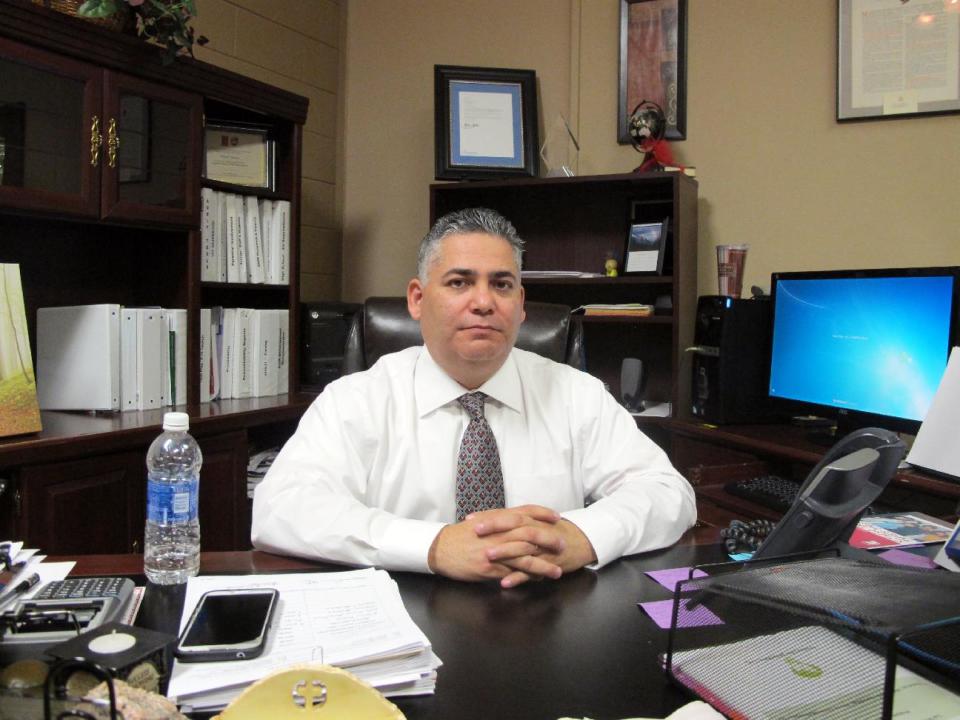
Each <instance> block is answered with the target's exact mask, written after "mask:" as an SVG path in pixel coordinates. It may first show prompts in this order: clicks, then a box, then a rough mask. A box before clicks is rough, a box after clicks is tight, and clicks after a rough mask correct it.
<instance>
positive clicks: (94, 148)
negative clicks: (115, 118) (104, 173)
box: [90, 115, 103, 167]
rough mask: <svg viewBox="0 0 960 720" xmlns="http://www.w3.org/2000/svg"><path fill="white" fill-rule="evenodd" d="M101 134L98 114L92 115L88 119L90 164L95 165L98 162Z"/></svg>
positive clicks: (101, 140)
mask: <svg viewBox="0 0 960 720" xmlns="http://www.w3.org/2000/svg"><path fill="white" fill-rule="evenodd" d="M102 142H103V135H101V134H100V116H99V115H94V116H93V119H92V120H91V121H90V164H91V165H93V166H94V167H96V166H97V165H99V164H100V144H101V143H102Z"/></svg>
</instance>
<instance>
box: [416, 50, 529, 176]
mask: <svg viewBox="0 0 960 720" xmlns="http://www.w3.org/2000/svg"><path fill="white" fill-rule="evenodd" d="M434 92H435V107H434V112H435V136H436V137H435V144H436V179H437V180H469V179H477V178H486V179H496V178H503V177H511V176H523V175H527V176H531V177H536V176H537V173H538V169H539V168H538V162H537V147H538V145H539V142H538V131H537V85H536V73H535V72H534V71H533V70H510V69H501V68H474V67H455V66H450V65H436V66H434Z"/></svg>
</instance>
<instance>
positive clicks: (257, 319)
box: [250, 310, 280, 397]
mask: <svg viewBox="0 0 960 720" xmlns="http://www.w3.org/2000/svg"><path fill="white" fill-rule="evenodd" d="M278 320H279V318H278V316H277V311H276V310H255V311H254V313H253V321H252V323H251V324H252V332H251V333H250V334H251V336H252V338H253V373H252V375H251V382H252V395H253V397H266V396H268V395H276V394H277V343H278V341H279V337H280V329H279V327H278V325H277V323H278Z"/></svg>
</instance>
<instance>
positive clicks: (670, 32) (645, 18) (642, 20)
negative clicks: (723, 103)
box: [617, 0, 687, 145]
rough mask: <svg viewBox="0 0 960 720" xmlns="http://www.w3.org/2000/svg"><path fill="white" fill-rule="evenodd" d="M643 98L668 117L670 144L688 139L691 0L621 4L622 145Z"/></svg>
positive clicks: (642, 0)
mask: <svg viewBox="0 0 960 720" xmlns="http://www.w3.org/2000/svg"><path fill="white" fill-rule="evenodd" d="M644 100H650V101H653V102H655V103H656V104H657V105H659V106H660V107H661V108H663V113H664V115H665V116H666V119H667V132H666V136H665V137H666V139H667V140H684V139H686V137H687V0H620V101H619V113H618V118H617V142H618V143H620V144H621V145H629V144H630V133H629V132H628V121H629V119H630V114H631V113H632V112H633V109H634V108H635V107H637V105H639V104H640V103H641V102H643V101H644Z"/></svg>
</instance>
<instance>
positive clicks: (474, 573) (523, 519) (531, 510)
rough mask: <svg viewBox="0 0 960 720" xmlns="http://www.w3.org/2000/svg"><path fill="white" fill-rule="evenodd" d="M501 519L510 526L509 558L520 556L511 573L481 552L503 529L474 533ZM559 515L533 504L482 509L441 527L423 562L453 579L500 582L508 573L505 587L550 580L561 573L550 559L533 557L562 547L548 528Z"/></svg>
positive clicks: (558, 551)
mask: <svg viewBox="0 0 960 720" xmlns="http://www.w3.org/2000/svg"><path fill="white" fill-rule="evenodd" d="M497 520H500V521H503V520H507V521H508V522H506V523H504V524H506V525H509V526H510V527H511V528H512V529H511V530H510V531H509V533H510V539H509V541H510V547H511V549H512V552H511V556H512V558H513V559H515V558H523V573H522V574H519V573H517V572H516V568H515V567H510V566H508V565H506V564H503V563H500V562H492V561H491V560H490V559H489V558H488V557H487V550H488V549H489V548H492V547H494V546H501V545H503V544H504V540H505V537H504V535H505V534H504V533H496V534H488V535H485V536H483V537H481V536H479V535H478V533H477V529H476V528H477V525H478V524H481V523H488V524H489V523H490V522H491V521H497ZM559 521H560V515H559V514H558V513H556V512H555V511H553V510H550V509H549V508H545V507H542V506H539V505H524V506H521V507H516V508H504V509H499V510H484V511H483V512H479V513H474V514H473V515H470V516H468V517H467V518H466V519H464V520H463V521H461V522H459V523H456V524H455V525H447V526H446V527H444V528H443V530H441V531H440V532H439V533H438V534H437V537H436V538H435V539H434V541H433V545H431V547H430V553H429V556H428V563H429V566H430V569H431V570H432V571H433V572H435V573H437V574H438V575H445V576H447V577H449V578H453V579H455V580H467V581H483V580H501V579H503V578H507V577H508V576H512V580H511V582H510V585H511V586H512V585H519V584H520V582H524V581H525V579H523V578H522V577H521V575H525V576H526V579H551V580H556V579H557V578H559V577H560V576H561V575H562V574H563V570H562V568H561V567H560V566H559V565H557V564H556V563H554V562H551V561H549V560H547V559H545V558H541V557H538V556H539V554H540V553H545V554H549V555H554V556H555V555H559V554H561V553H562V552H563V550H564V540H563V537H562V536H561V534H560V533H558V532H557V531H556V528H555V527H554V526H555V525H556V523H557V522H559Z"/></svg>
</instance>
